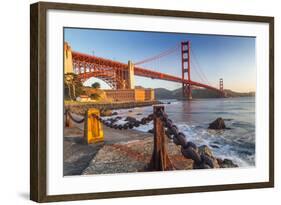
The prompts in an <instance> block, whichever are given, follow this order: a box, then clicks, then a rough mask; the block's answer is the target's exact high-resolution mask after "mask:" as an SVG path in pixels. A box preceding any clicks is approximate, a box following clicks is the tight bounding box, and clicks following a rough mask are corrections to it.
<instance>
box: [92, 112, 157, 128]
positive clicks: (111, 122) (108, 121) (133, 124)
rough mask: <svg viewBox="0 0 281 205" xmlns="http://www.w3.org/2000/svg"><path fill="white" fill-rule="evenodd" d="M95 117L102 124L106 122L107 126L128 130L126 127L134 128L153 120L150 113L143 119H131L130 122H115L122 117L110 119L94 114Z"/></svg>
mask: <svg viewBox="0 0 281 205" xmlns="http://www.w3.org/2000/svg"><path fill="white" fill-rule="evenodd" d="M92 116H93V117H95V118H97V120H99V121H100V122H101V123H102V124H104V125H105V126H107V127H110V128H113V129H119V130H123V129H124V130H126V129H133V128H134V127H139V126H140V125H146V124H148V123H149V122H151V121H152V120H153V114H150V115H148V116H147V117H143V118H142V119H141V120H136V119H135V120H131V121H129V122H126V123H124V124H119V125H118V124H115V123H116V122H117V121H118V120H120V117H113V118H109V119H102V118H101V117H99V116H97V115H95V114H92Z"/></svg>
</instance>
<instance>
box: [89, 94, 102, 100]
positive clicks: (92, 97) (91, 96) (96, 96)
mask: <svg viewBox="0 0 281 205" xmlns="http://www.w3.org/2000/svg"><path fill="white" fill-rule="evenodd" d="M99 97H100V95H99V94H97V93H92V94H91V95H90V98H91V99H93V100H98V99H99Z"/></svg>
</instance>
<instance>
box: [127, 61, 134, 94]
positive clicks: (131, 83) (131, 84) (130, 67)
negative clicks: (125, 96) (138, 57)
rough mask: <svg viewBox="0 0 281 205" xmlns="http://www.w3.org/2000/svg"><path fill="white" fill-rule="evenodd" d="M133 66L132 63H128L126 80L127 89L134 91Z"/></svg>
mask: <svg viewBox="0 0 281 205" xmlns="http://www.w3.org/2000/svg"><path fill="white" fill-rule="evenodd" d="M134 70H135V66H134V64H133V63H132V61H128V79H126V80H127V82H128V83H127V84H128V88H129V89H134V88H135V72H134Z"/></svg>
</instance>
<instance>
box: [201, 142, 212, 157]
mask: <svg viewBox="0 0 281 205" xmlns="http://www.w3.org/2000/svg"><path fill="white" fill-rule="evenodd" d="M198 153H199V154H200V155H201V154H206V155H208V156H209V157H214V156H213V152H212V150H211V149H210V148H209V147H208V146H207V145H201V146H200V147H198Z"/></svg>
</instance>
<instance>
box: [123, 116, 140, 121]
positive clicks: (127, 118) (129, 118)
mask: <svg viewBox="0 0 281 205" xmlns="http://www.w3.org/2000/svg"><path fill="white" fill-rule="evenodd" d="M125 121H127V122H136V121H137V119H136V118H134V117H130V116H128V117H126V118H125Z"/></svg>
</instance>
